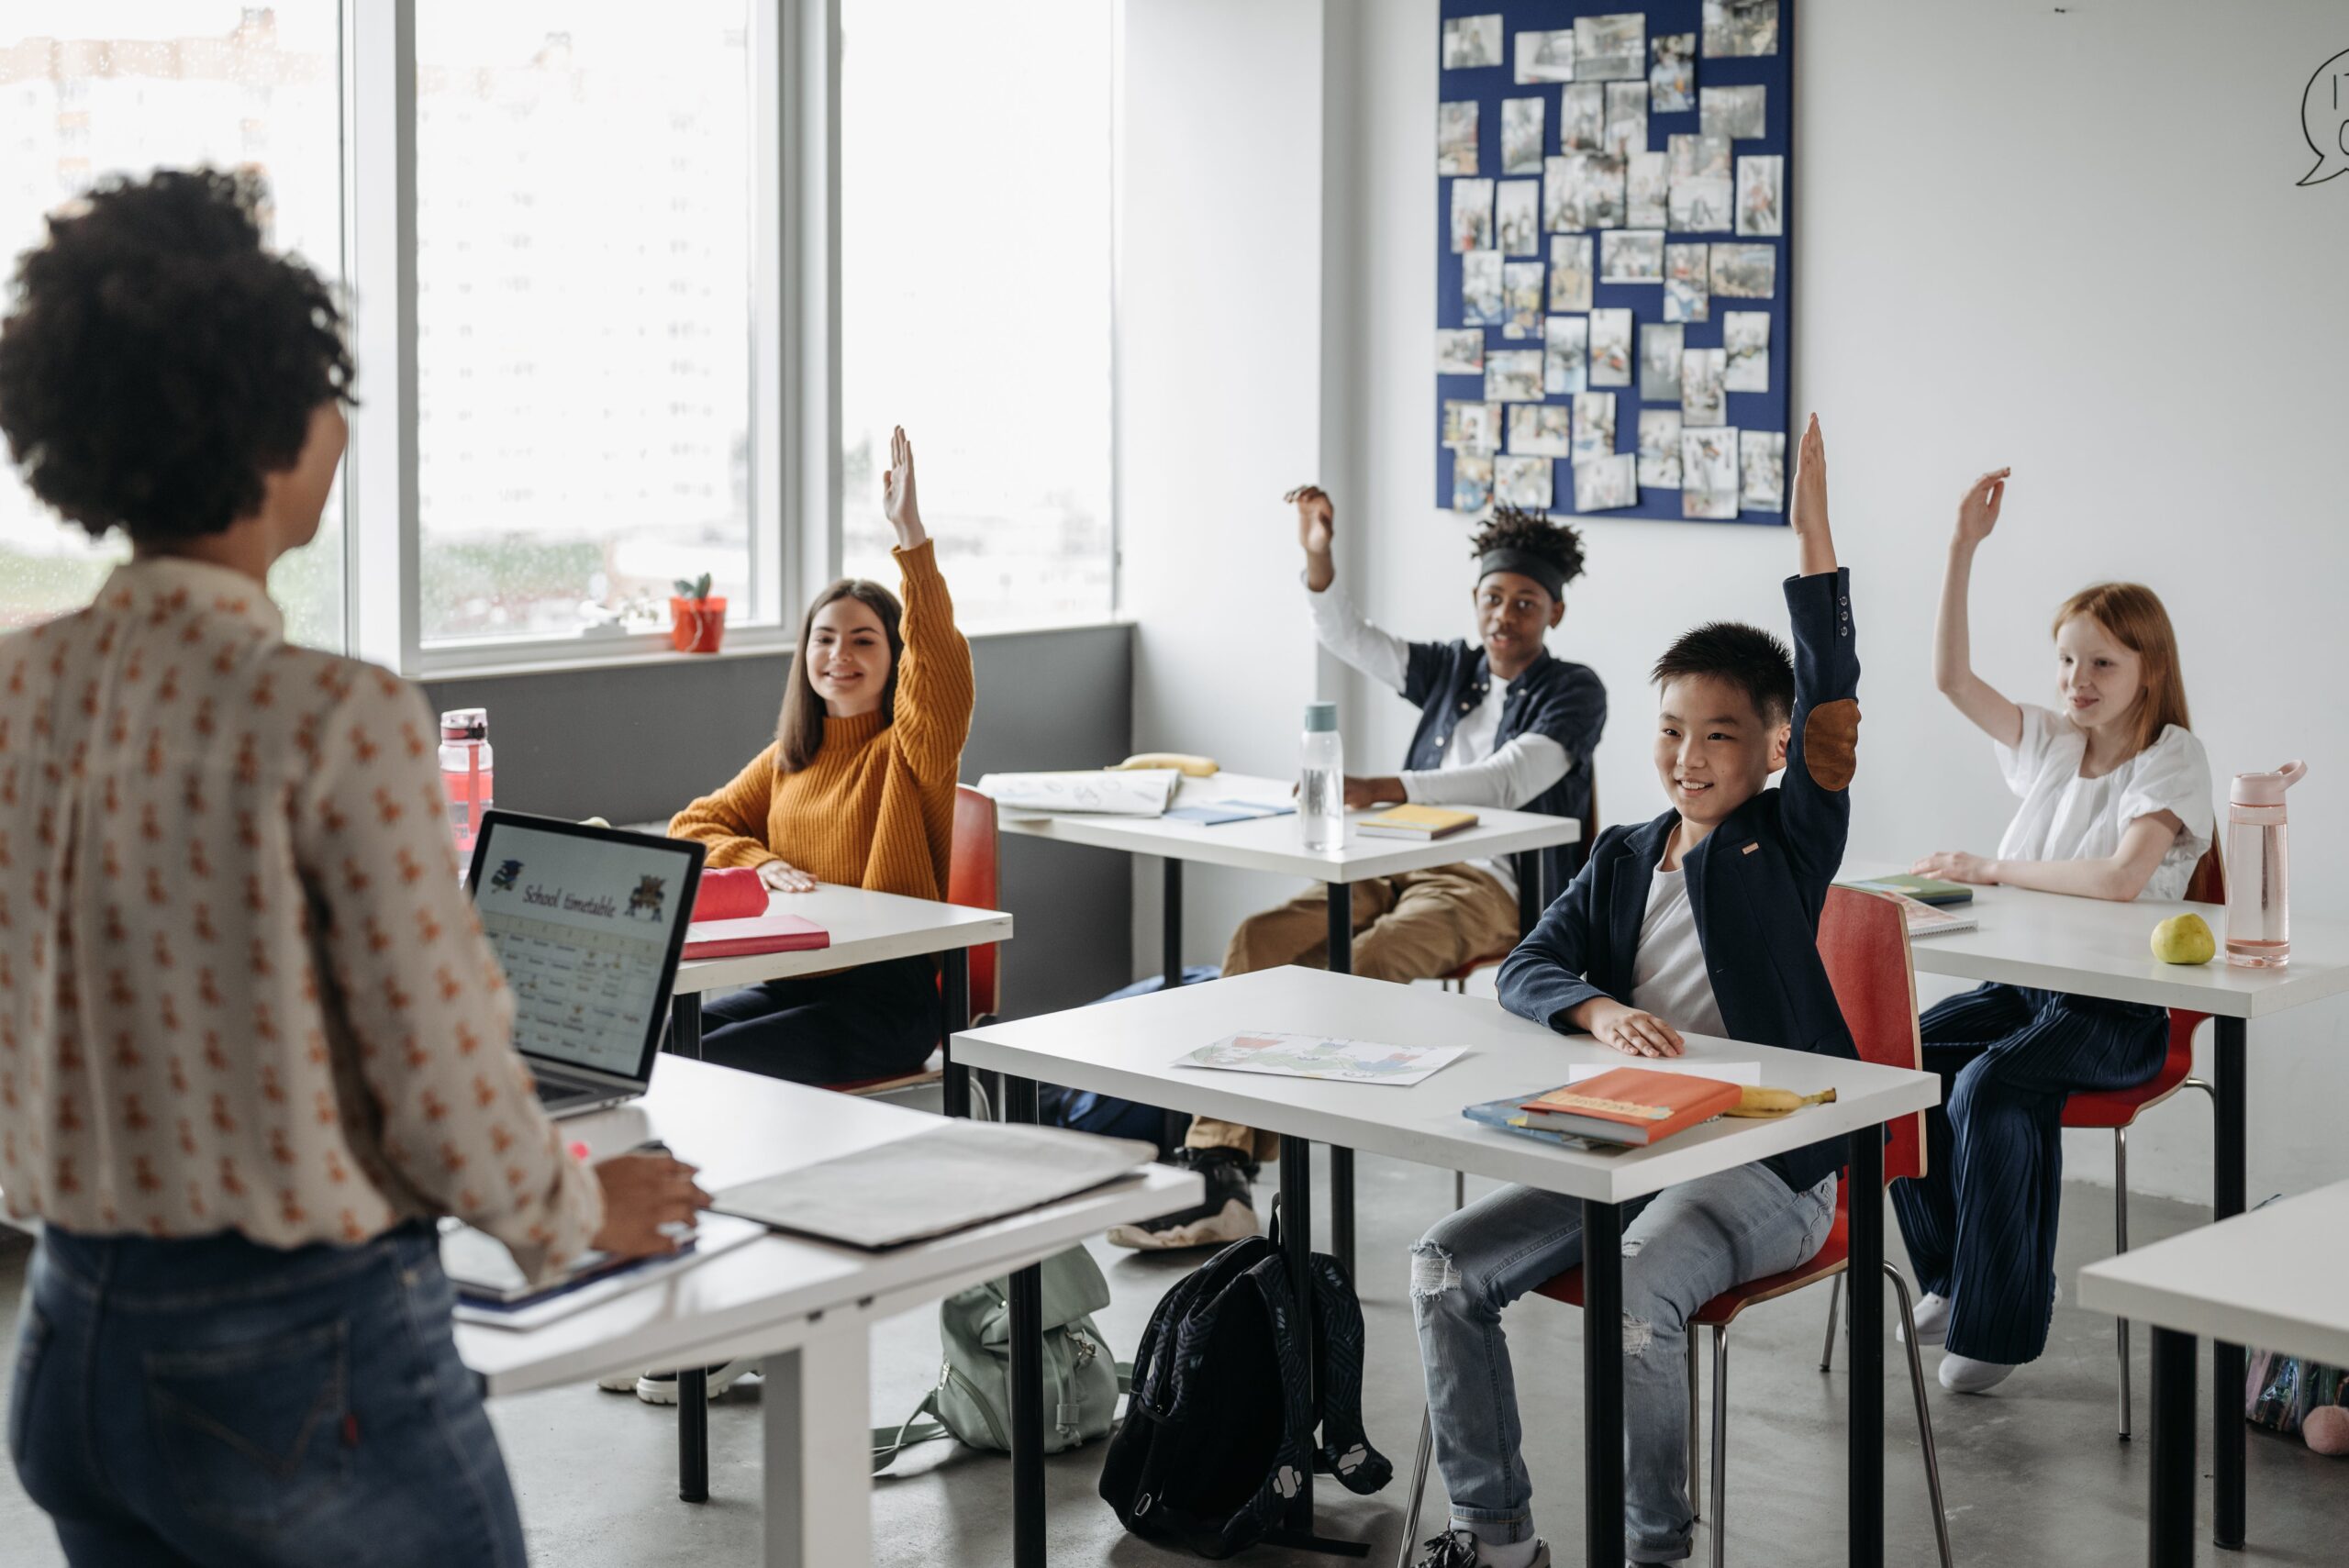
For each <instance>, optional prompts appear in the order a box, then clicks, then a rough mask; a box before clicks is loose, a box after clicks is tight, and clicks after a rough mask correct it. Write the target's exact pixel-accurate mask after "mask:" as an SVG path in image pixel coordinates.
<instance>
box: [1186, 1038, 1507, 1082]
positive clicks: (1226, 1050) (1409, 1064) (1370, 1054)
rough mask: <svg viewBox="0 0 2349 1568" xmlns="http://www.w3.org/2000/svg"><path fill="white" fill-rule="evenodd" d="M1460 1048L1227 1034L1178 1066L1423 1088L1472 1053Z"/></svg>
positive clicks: (1369, 1041)
mask: <svg viewBox="0 0 2349 1568" xmlns="http://www.w3.org/2000/svg"><path fill="white" fill-rule="evenodd" d="M1466 1051H1467V1048H1466V1047H1465V1046H1458V1045H1380V1044H1378V1043H1377V1042H1375V1041H1374V1040H1332V1039H1330V1037H1328V1036H1326V1035H1318V1034H1274V1033H1250V1034H1234V1035H1226V1036H1225V1037H1224V1038H1223V1039H1221V1040H1217V1041H1216V1042H1215V1043H1214V1044H1213V1045H1203V1046H1201V1047H1199V1049H1198V1050H1197V1051H1192V1052H1191V1053H1190V1054H1189V1055H1187V1056H1181V1057H1177V1058H1176V1059H1175V1065H1176V1066H1178V1067H1219V1068H1222V1069H1224V1070H1226V1071H1228V1072H1232V1073H1271V1074H1273V1075H1274V1076H1275V1077H1279V1078H1329V1079H1334V1080H1336V1081H1338V1082H1340V1083H1345V1084H1402V1085H1404V1086H1406V1087H1408V1086H1409V1085H1411V1084H1423V1083H1425V1082H1426V1081H1427V1080H1428V1079H1429V1078H1431V1077H1432V1076H1433V1075H1434V1074H1435V1073H1439V1072H1441V1071H1442V1070H1443V1069H1444V1068H1446V1067H1449V1066H1451V1065H1452V1063H1453V1062H1457V1061H1458V1060H1459V1059H1460V1058H1461V1057H1462V1056H1463V1055H1464V1054H1465V1053H1466Z"/></svg>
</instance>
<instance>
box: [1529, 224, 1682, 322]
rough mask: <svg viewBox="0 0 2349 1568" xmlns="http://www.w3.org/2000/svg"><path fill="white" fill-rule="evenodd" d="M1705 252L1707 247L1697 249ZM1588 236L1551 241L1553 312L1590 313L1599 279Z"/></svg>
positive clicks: (1571, 236)
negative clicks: (1593, 284)
mask: <svg viewBox="0 0 2349 1568" xmlns="http://www.w3.org/2000/svg"><path fill="white" fill-rule="evenodd" d="M1697 249H1698V250H1703V249H1704V247H1703V246H1701V245H1699V246H1698V247H1697ZM1590 253H1591V239H1590V236H1589V235H1587V234H1558V235H1553V236H1552V237H1551V239H1550V308H1551V309H1552V310H1588V309H1589V308H1590V285H1591V281H1592V279H1593V277H1594V276H1595V275H1596V274H1595V272H1593V270H1592V267H1591V261H1590Z"/></svg>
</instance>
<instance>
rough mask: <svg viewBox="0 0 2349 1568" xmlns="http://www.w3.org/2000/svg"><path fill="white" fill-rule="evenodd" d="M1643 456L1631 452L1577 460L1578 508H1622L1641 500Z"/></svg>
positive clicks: (1608, 509)
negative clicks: (1581, 460) (1586, 460)
mask: <svg viewBox="0 0 2349 1568" xmlns="http://www.w3.org/2000/svg"><path fill="white" fill-rule="evenodd" d="M1639 464H1640V460H1639V459H1638V458H1636V457H1634V456H1632V455H1631V453H1630V452H1617V453H1614V454H1612V455H1610V456H1608V457H1599V458H1593V459H1591V460H1590V461H1589V462H1578V463H1576V464H1575V511H1577V512H1619V511H1620V510H1622V509H1623V508H1624V507H1626V506H1638V505H1639V504H1640V467H1639Z"/></svg>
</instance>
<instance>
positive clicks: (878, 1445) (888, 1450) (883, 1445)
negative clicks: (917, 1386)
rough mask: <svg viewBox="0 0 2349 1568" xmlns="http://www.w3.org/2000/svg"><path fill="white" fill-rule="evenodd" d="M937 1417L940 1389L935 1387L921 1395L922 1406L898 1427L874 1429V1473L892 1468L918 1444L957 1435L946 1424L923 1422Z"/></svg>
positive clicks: (914, 1410)
mask: <svg viewBox="0 0 2349 1568" xmlns="http://www.w3.org/2000/svg"><path fill="white" fill-rule="evenodd" d="M937 1414H938V1390H937V1388H936V1387H935V1386H933V1387H932V1388H931V1389H930V1392H929V1393H927V1394H925V1395H923V1396H921V1403H920V1404H918V1405H917V1406H915V1407H913V1413H912V1414H910V1415H908V1416H907V1418H905V1419H904V1420H903V1421H900V1422H899V1423H897V1425H896V1426H895V1427H875V1428H874V1429H873V1473H874V1474H875V1475H878V1474H880V1473H882V1472H883V1471H885V1470H886V1469H888V1468H889V1465H890V1464H891V1462H893V1461H895V1460H896V1457H897V1456H898V1455H899V1454H901V1453H903V1452H905V1451H906V1450H907V1449H909V1448H912V1447H913V1446H914V1445H915V1444H917V1443H926V1442H935V1441H937V1440H939V1439H940V1438H944V1437H952V1436H953V1434H952V1432H950V1431H948V1430H947V1429H946V1425H945V1423H944V1422H942V1421H934V1420H932V1421H925V1420H923V1419H922V1418H923V1417H924V1416H935V1415H937Z"/></svg>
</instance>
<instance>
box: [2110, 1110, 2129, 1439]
mask: <svg viewBox="0 0 2349 1568" xmlns="http://www.w3.org/2000/svg"><path fill="white" fill-rule="evenodd" d="M2112 1250H2113V1251H2115V1252H2116V1253H2119V1252H2125V1251H2128V1250H2129V1129H2127V1128H2125V1127H2116V1128H2114V1129H2112ZM2113 1329H2114V1330H2115V1333H2114V1339H2115V1340H2116V1342H2117V1343H2118V1344H2119V1346H2120V1351H2121V1441H2122V1442H2127V1441H2128V1440H2129V1319H2127V1318H2119V1319H2117V1320H2116V1321H2115V1322H2114V1324H2113Z"/></svg>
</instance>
